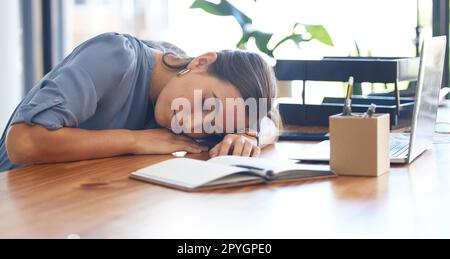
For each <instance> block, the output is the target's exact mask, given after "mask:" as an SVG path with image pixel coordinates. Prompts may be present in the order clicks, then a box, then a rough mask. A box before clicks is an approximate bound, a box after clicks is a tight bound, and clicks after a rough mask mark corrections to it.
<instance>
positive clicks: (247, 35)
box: [191, 0, 333, 58]
mask: <svg viewBox="0 0 450 259" xmlns="http://www.w3.org/2000/svg"><path fill="white" fill-rule="evenodd" d="M254 1H255V2H256V0H254ZM191 9H202V10H204V11H205V12H207V13H210V14H213V15H217V16H233V17H234V18H235V19H236V21H237V22H238V23H239V25H240V26H241V28H242V37H241V39H240V41H239V42H238V43H237V46H236V47H237V48H240V49H246V48H247V43H248V42H249V40H250V39H251V38H253V39H254V40H255V43H256V46H257V47H258V49H259V50H260V51H261V52H263V53H265V54H267V55H268V56H270V57H272V58H273V57H274V52H275V50H276V49H277V48H278V47H280V46H281V45H282V44H283V43H285V42H287V41H293V42H295V44H296V45H297V46H298V47H300V43H302V42H309V41H312V40H317V41H319V42H321V43H323V44H325V45H328V46H333V41H332V39H331V37H330V35H329V33H328V31H327V30H326V29H325V27H324V26H322V25H309V24H301V23H296V24H295V25H294V27H293V29H292V34H290V35H287V36H286V37H284V38H282V40H280V41H279V42H278V43H277V44H275V47H273V48H269V43H270V41H271V40H272V38H273V36H274V33H267V32H263V31H260V30H256V29H254V28H253V26H252V25H253V20H252V19H251V18H250V17H249V16H248V15H246V14H245V13H243V12H242V11H241V10H239V9H238V8H236V7H235V6H234V5H232V4H231V3H230V2H228V1H227V0H221V1H220V3H219V4H215V3H211V2H209V1H206V0H195V1H194V3H193V4H192V6H191ZM301 28H303V32H301V33H299V32H298V31H299V29H301Z"/></svg>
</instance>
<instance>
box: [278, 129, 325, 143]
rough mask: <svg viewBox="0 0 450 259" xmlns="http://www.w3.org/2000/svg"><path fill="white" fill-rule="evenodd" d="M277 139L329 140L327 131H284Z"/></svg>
mask: <svg viewBox="0 0 450 259" xmlns="http://www.w3.org/2000/svg"><path fill="white" fill-rule="evenodd" d="M279 140H285V141H296V140H302V141H325V140H330V135H329V134H328V133H322V132H320V133H314V132H290V131H285V132H282V133H281V134H280V137H279Z"/></svg>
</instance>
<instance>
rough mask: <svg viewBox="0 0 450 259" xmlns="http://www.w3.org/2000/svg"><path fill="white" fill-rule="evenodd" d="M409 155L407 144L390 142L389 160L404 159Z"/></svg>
mask: <svg viewBox="0 0 450 259" xmlns="http://www.w3.org/2000/svg"><path fill="white" fill-rule="evenodd" d="M408 153H409V142H403V141H392V142H391V154H390V156H391V158H405V157H407V156H408Z"/></svg>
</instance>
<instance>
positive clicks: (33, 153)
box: [6, 124, 204, 165]
mask: <svg viewBox="0 0 450 259" xmlns="http://www.w3.org/2000/svg"><path fill="white" fill-rule="evenodd" d="M6 146H7V151H8V156H9V158H10V160H11V162H13V163H16V164H25V165H27V164H42V163H58V162H71V161H80V160H89V159H98V158H107V157H114V156H119V155H124V154H138V155H141V154H142V155H143V154H170V153H173V152H175V151H188V152H190V153H200V152H202V151H204V148H203V147H200V146H199V145H197V144H196V143H195V142H193V141H192V140H191V139H189V138H186V137H183V136H176V135H174V134H172V133H171V132H169V131H167V130H165V129H158V130H147V131H128V130H104V131H89V130H82V129H75V128H62V129H59V130H56V131H49V130H47V129H46V128H44V127H42V126H29V125H26V124H17V125H14V126H12V127H11V129H10V130H9V133H8V136H7V142H6Z"/></svg>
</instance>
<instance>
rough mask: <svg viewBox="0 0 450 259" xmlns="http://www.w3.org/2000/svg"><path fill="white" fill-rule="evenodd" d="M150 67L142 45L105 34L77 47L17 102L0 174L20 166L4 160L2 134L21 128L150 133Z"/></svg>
mask: <svg viewBox="0 0 450 259" xmlns="http://www.w3.org/2000/svg"><path fill="white" fill-rule="evenodd" d="M155 64H156V60H155V57H154V56H153V53H152V51H151V46H149V45H148V43H146V42H144V41H141V40H139V39H137V38H135V37H133V36H130V35H125V34H118V33H106V34H102V35H99V36H97V37H95V38H93V39H90V40H88V41H87V42H85V43H83V44H81V45H80V46H78V47H77V48H76V49H75V50H74V51H73V52H72V53H71V54H70V55H69V56H68V57H66V58H65V59H64V60H63V61H62V62H61V63H60V64H59V65H57V66H56V67H55V68H54V69H53V70H52V71H51V72H50V73H48V74H47V75H46V76H45V77H44V78H43V79H42V80H41V81H40V82H39V83H38V84H37V85H36V86H35V87H34V88H33V89H32V90H31V91H30V92H29V93H28V94H27V95H26V97H25V98H24V99H23V101H22V102H21V103H20V105H19V106H18V107H17V109H16V111H15V112H14V113H13V114H12V116H11V118H10V121H9V123H8V125H7V127H6V129H5V131H4V133H3V135H2V138H1V141H0V172H3V171H6V170H10V169H14V168H17V167H20V165H14V164H12V163H11V162H10V161H9V158H8V154H7V152H6V143H5V142H6V132H7V130H8V129H9V127H10V126H11V125H14V124H17V123H26V124H28V125H41V126H43V127H45V128H47V129H49V130H57V129H60V128H63V127H68V128H81V129H86V130H110V129H128V130H143V129H150V128H156V127H157V125H156V123H155V121H154V107H153V104H152V103H151V101H150V99H149V90H150V89H149V86H150V80H151V72H152V70H153V68H154V66H155Z"/></svg>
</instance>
